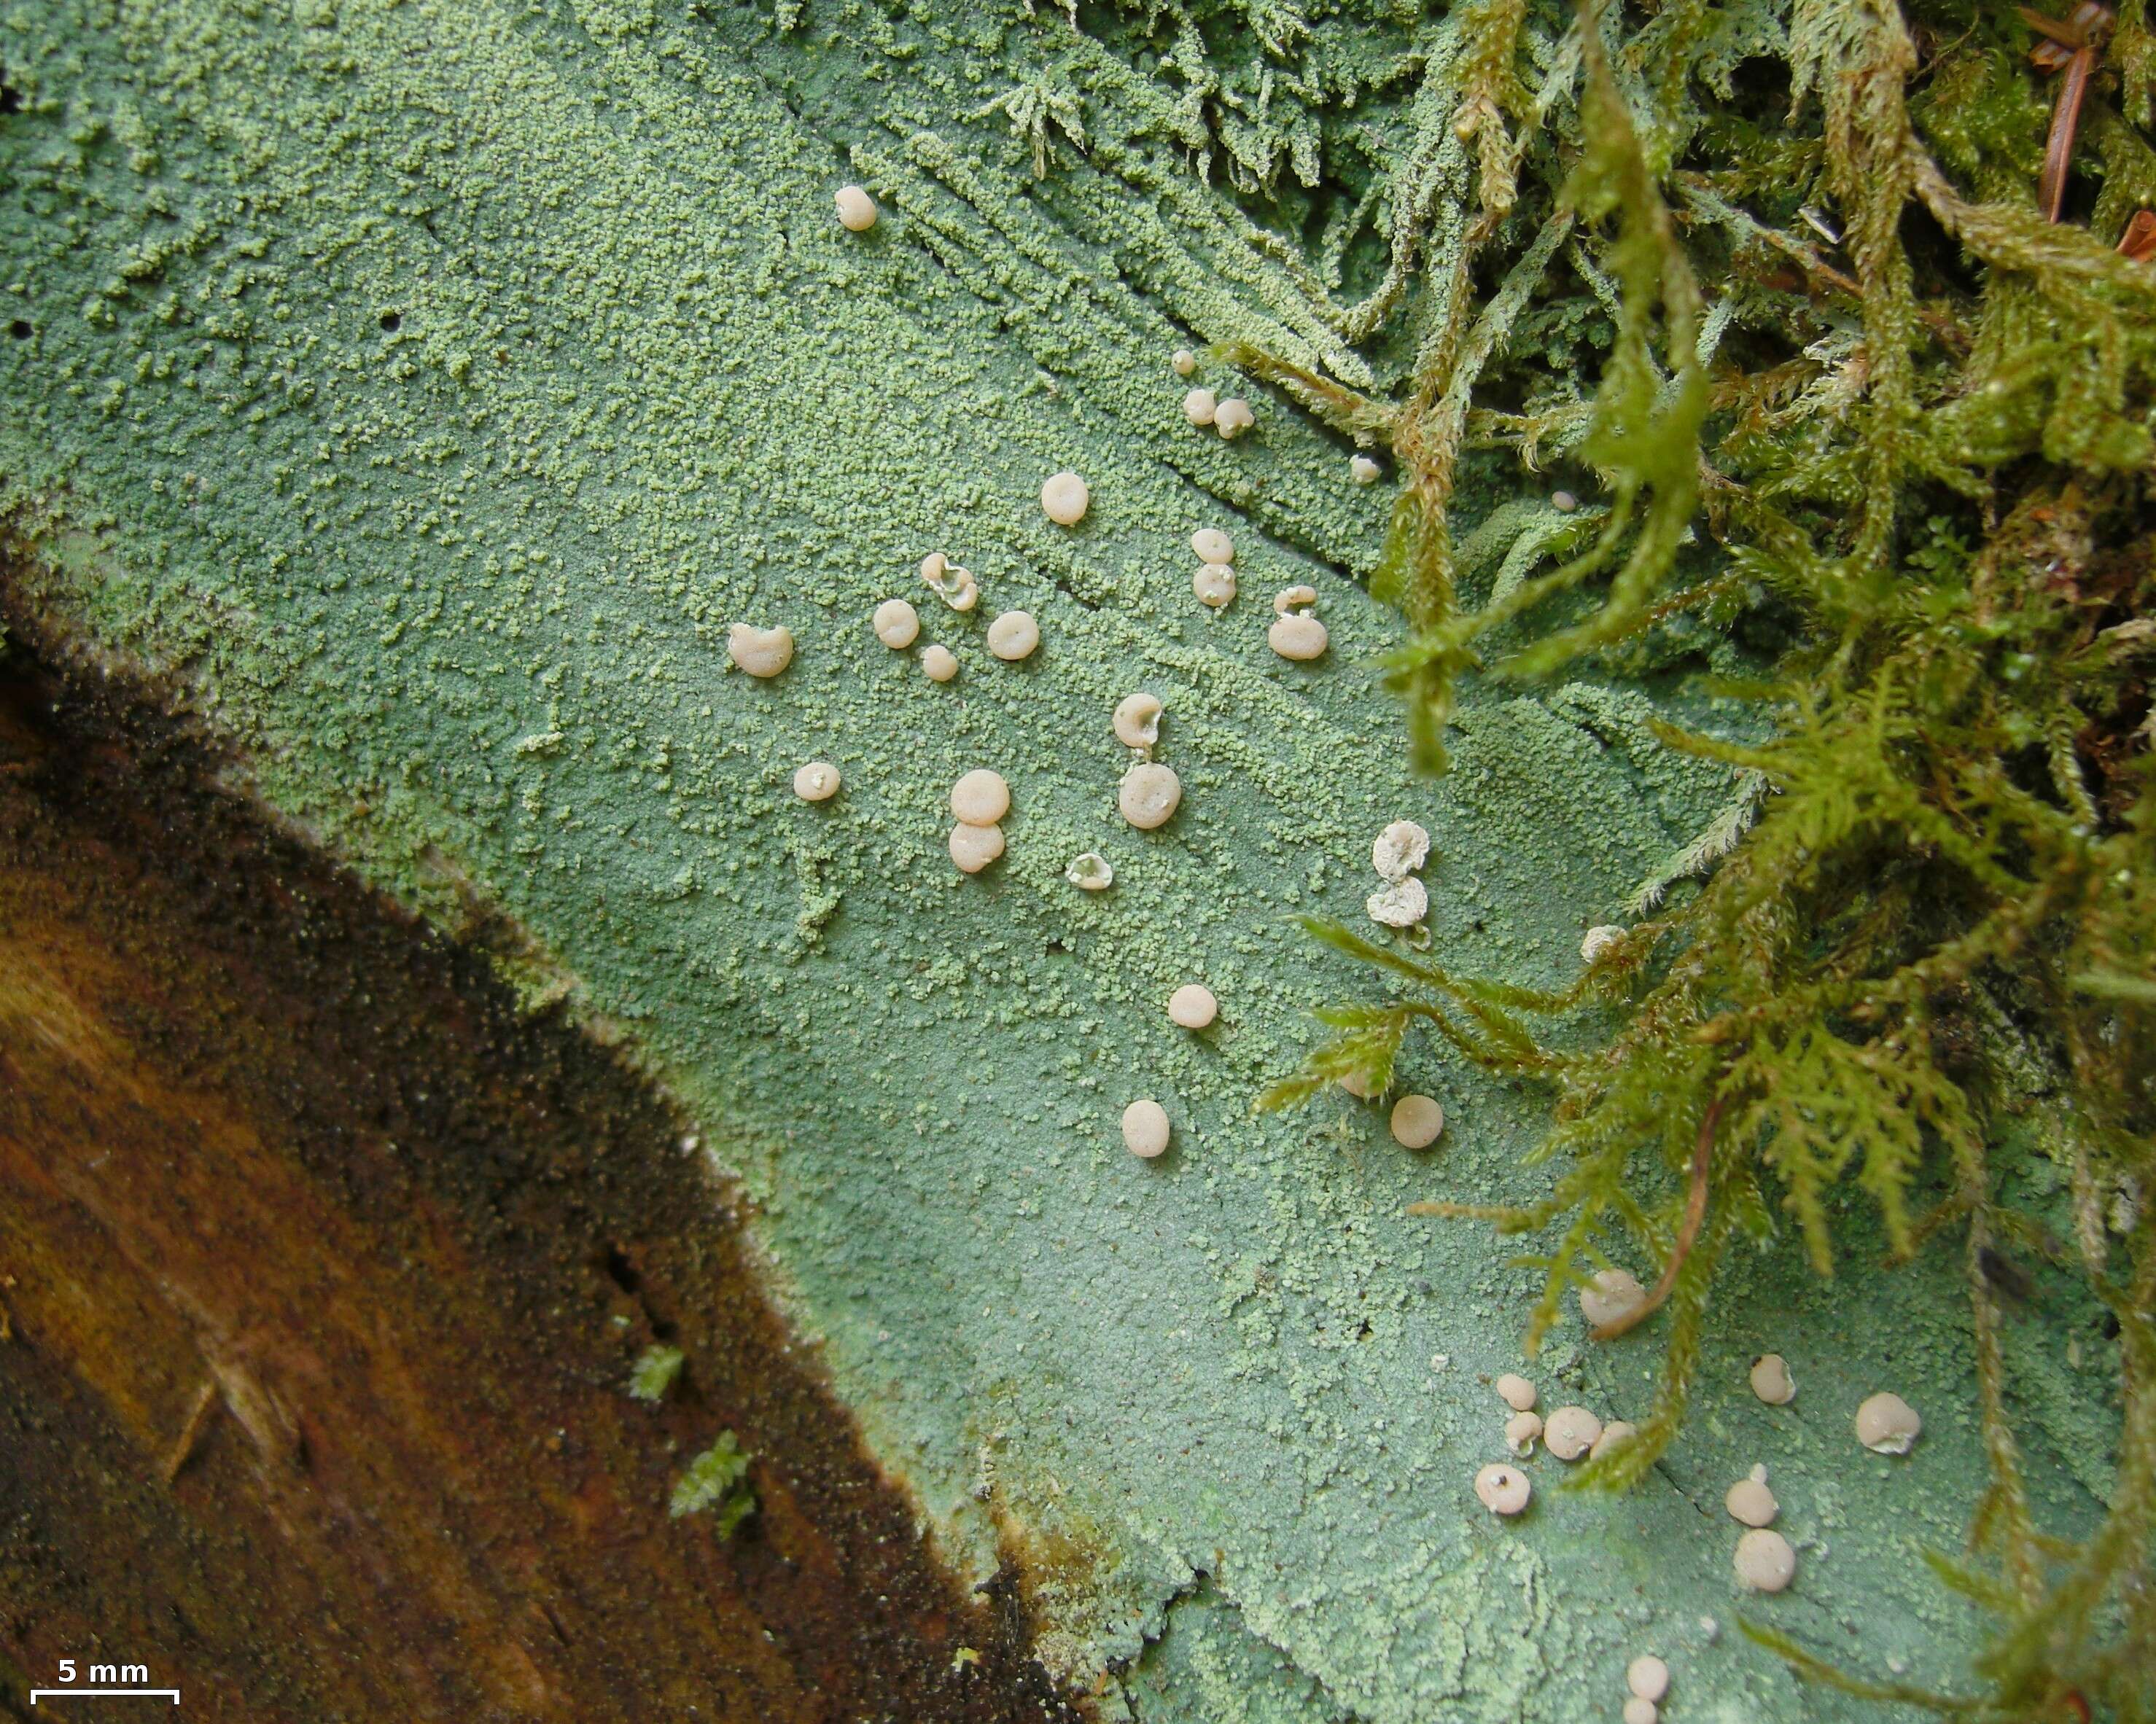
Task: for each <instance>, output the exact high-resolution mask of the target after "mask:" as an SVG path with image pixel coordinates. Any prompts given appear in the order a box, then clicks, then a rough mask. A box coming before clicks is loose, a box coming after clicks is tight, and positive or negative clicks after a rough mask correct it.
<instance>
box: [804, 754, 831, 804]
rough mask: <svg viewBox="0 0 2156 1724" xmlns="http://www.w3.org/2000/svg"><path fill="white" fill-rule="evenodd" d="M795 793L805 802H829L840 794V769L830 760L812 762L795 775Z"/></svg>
mask: <svg viewBox="0 0 2156 1724" xmlns="http://www.w3.org/2000/svg"><path fill="white" fill-rule="evenodd" d="M793 793H794V794H795V795H796V796H798V797H799V798H801V800H802V801H803V802H829V800H830V799H831V798H833V797H834V796H836V795H837V794H838V793H839V769H838V768H837V767H834V766H833V765H832V764H831V762H829V761H828V760H812V761H810V762H808V765H806V766H805V767H801V768H800V769H799V770H798V771H797V772H795V773H794V774H793Z"/></svg>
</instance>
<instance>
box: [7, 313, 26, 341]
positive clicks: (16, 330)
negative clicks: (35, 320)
mask: <svg viewBox="0 0 2156 1724" xmlns="http://www.w3.org/2000/svg"><path fill="white" fill-rule="evenodd" d="M8 334H9V335H11V336H14V338H15V339H16V340H17V341H28V340H29V339H30V334H31V331H30V326H29V325H28V323H26V322H24V321H23V319H21V318H19V317H18V318H17V319H16V320H15V321H13V323H11V324H9V325H8Z"/></svg>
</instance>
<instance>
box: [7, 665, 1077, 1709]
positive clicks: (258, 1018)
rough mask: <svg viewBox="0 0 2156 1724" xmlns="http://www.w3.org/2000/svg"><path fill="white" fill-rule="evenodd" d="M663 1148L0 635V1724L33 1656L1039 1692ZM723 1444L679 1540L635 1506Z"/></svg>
mask: <svg viewBox="0 0 2156 1724" xmlns="http://www.w3.org/2000/svg"><path fill="white" fill-rule="evenodd" d="M681 1129H682V1127H681V1126H680V1123H679V1122H678V1121H675V1119H673V1118H671V1117H670V1116H669V1114H668V1113H667V1111H666V1110H665V1108H664V1107H663V1106H661V1105H660V1103H659V1102H657V1101H654V1099H653V1098H652V1097H651V1096H650V1095H649V1094H647V1093H646V1092H645V1091H644V1090H642V1089H640V1088H639V1085H637V1084H636V1083H635V1081H634V1080H632V1079H631V1078H630V1077H629V1075H626V1074H625V1073H624V1072H623V1071H622V1070H619V1068H618V1067H617V1066H616V1065H614V1064H613V1063H612V1062H611V1061H609V1060H608V1059H607V1058H606V1057H605V1056H604V1055H603V1054H601V1053H598V1052H597V1051H595V1050H594V1049H592V1048H591V1047H590V1046H589V1045H588V1044H587V1043H585V1042H584V1041H583V1040H582V1039H580V1038H579V1037H578V1036H577V1034H574V1033H573V1032H572V1031H571V1030H570V1029H567V1028H566V1027H564V1026H562V1025H560V1024H554V1023H551V1022H547V1021H539V1022H533V1021H531V1020H528V1019H523V1018H519V1017H518V1016H517V1015H516V1013H515V1012H514V1011H513V1009H512V1008H511V1005H510V1003H509V1001H508V999H507V998H506V994H505V993H504V992H503V990H502V989H501V988H500V987H499V985H498V984H497V983H495V982H494V981H493V980H492V978H491V977H490V976H489V975H488V974H487V973H486V972H485V969H484V967H483V966H482V965H480V963H479V962H477V961H476V960H475V959H474V958H473V957H471V956H470V954H469V953H467V952H464V951H462V950H460V949H458V948H455V947H451V946H449V945H448V944H446V943H444V942H442V941H441V940H439V938H437V937H436V936H433V935H432V934H430V933H429V932H428V931H426V930H424V929H423V928H420V927H418V926H413V925H411V924H410V923H408V922H407V921H403V920H402V919H401V918H399V917H398V916H397V915H396V914H395V913H394V912H393V911H392V910H391V909H390V908H389V907H388V906H386V905H385V904H383V903H382V901H380V900H377V899H376V898H374V897H372V896H370V895H368V894H367V893H366V892H364V891H363V890H360V889H359V888H358V887H357V886H356V885H353V884H352V882H351V881H349V880H346V879H343V878H341V877H339V876H337V875H334V874H333V873H331V871H330V870H326V868H324V867H323V866H322V865H321V864H320V863H319V862H318V861H316V859H312V858H311V857H310V856H309V855H307V854H305V852H304V851H302V850H301V849H300V848H299V847H298V846H296V845H295V844H292V843H290V842H289V841H287V840H286V839H283V838H282V837H280V836H279V835H276V834H272V833H270V832H268V831H266V830H264V829H263V828H262V826H261V825H260V824H259V823H258V822H257V821H256V820H255V819H254V817H253V815H252V813H250V812H249V810H248V809H247V808H244V807H243V806H242V805H240V804H239V803H236V802H234V801H233V800H231V799H230V798H226V797H224V796H223V795H221V794H219V793H217V792H216V791H215V790H214V789H213V788H210V787H209V786H208V783H207V782H206V780H205V776H204V771H203V763H202V762H199V761H198V759H197V758H196V757H195V756H194V755H193V752H192V750H191V748H190V747H189V746H188V745H187V744H186V743H184V742H183V741H177V740H175V739H174V738H173V736H172V734H171V732H170V731H169V728H168V727H167V726H165V725H163V724H162V722H160V721H154V720H151V719H149V718H147V717H146V716H143V714H142V713H141V711H139V710H131V709H129V708H127V707H126V706H124V705H123V704H122V703H120V702H118V701H115V700H112V699H111V698H110V697H109V696H107V695H105V694H103V693H102V692H100V693H99V694H97V695H95V696H93V695H90V693H88V692H86V691H85V690H81V689H79V688H71V687H64V686H63V685H62V684H61V683H60V682H59V680H55V678H54V675H52V673H51V672H49V670H45V669H44V668H41V667H39V666H38V665H36V664H33V663H32V661H31V660H30V659H29V658H28V655H27V654H25V653H24V652H23V650H21V649H20V648H19V646H18V648H17V649H15V650H14V652H13V654H12V656H7V657H4V658H0V1446H3V1447H4V1457H0V1709H5V1710H8V1711H13V1712H16V1713H17V1714H18V1715H19V1716H25V1717H28V1716H40V1717H42V1716H45V1715H46V1714H47V1712H48V1711H51V1710H52V1708H51V1707H49V1706H43V1707H40V1709H39V1711H38V1713H36V1714H31V1713H29V1712H28V1711H27V1710H25V1709H24V1702H25V1701H26V1699H27V1696H26V1692H25V1691H26V1690H27V1688H28V1686H30V1685H31V1684H32V1683H38V1684H49V1683H50V1682H52V1681H53V1680H54V1670H55V1667H56V1660H59V1659H60V1658H63V1657H73V1658H76V1659H78V1660H85V1661H86V1660H90V1659H92V1658H96V1659H100V1660H108V1659H125V1660H130V1661H135V1662H142V1663H147V1664H148V1665H151V1670H152V1679H153V1680H155V1681H156V1682H157V1683H159V1684H161V1685H171V1684H177V1685H178V1686H180V1687H181V1689H182V1691H183V1693H184V1695H185V1708H184V1716H193V1717H208V1718H231V1719H242V1718H244V1719H288V1718H289V1719H294V1720H305V1721H308V1724H321V1721H326V1720H331V1719H374V1718H382V1719H388V1718H396V1719H400V1720H401V1719H421V1718H441V1719H459V1720H470V1719H490V1718H501V1719H509V1718H519V1719H523V1718H532V1719H542V1718H561V1719H574V1720H577V1721H578V1724H593V1721H599V1720H606V1719H615V1718H619V1719H624V1720H631V1719H634V1720H638V1721H644V1720H653V1719H658V1718H661V1717H664V1718H667V1719H685V1718H691V1717H698V1716H701V1717H704V1718H742V1719H747V1718H757V1719H762V1718H774V1719H796V1718H798V1719H827V1718H828V1719H833V1720H837V1719H846V1720H852V1719H856V1718H862V1717H894V1718H908V1719H916V1718H928V1717H953V1718H957V1717H977V1718H998V1719H1001V1718H1024V1717H1034V1716H1053V1715H1055V1714H1056V1713H1057V1712H1058V1711H1059V1710H1060V1708H1059V1706H1058V1705H1057V1703H1056V1702H1055V1701H1054V1699H1053V1698H1052V1696H1050V1695H1049V1694H1048V1692H1047V1691H1046V1686H1045V1680H1042V1679H1041V1678H1040V1675H1039V1670H1038V1667H1037V1666H1035V1665H1032V1664H1031V1663H1030V1662H1029V1660H1027V1658H1026V1655H1025V1642H1026V1635H1025V1631H1024V1623H1023V1620H1022V1613H1021V1612H1020V1610H1019V1606H1018V1604H1017V1603H1016V1602H1015V1599H1014V1598H1013V1597H1011V1596H1010V1595H1009V1593H1003V1594H999V1595H998V1596H996V1597H993V1598H988V1599H985V1600H983V1599H972V1600H968V1599H963V1598H961V1597H960V1595H959V1594H958V1593H957V1590H956V1588H954V1587H953V1585H952V1583H951V1581H950V1579H949V1578H948V1577H947V1575H946V1574H945V1573H942V1572H941V1571H939V1570H938V1569H937V1567H936V1565H935V1563H934V1561H933V1558H932V1555H931V1554H930V1553H929V1552H927V1550H925V1549H924V1547H923V1545H922V1542H921V1539H920V1538H919V1537H918V1536H917V1535H916V1532H915V1530H914V1523H913V1517H912V1515H911V1511H910V1510H909V1508H908V1506H907V1505H906V1502H905V1501H904V1500H903V1499H902V1497H901V1495H900V1494H899V1493H898V1492H897V1491H895V1490H894V1489H893V1488H892V1487H891V1485H889V1484H888V1483H887V1482H886V1481H885V1480H883V1479H882V1478H881V1477H880V1476H879V1475H878V1474H877V1473H876V1472H875V1470H874V1468H873V1467H872V1466H871V1465H870V1463H869V1462H868V1461H867V1460H866V1459H865V1457H864V1455H862V1453H861V1451H860V1448H859V1446H858V1444H857V1442H856V1439H855V1434H854V1433H853V1431H852V1429H851V1428H850V1424H849V1423H848V1421H847V1419H846V1418H845V1416H844V1413H843V1412H842V1411H841V1410H840V1409H839V1408H837V1407H836V1406H835V1405H834V1403H833V1402H832V1400H831V1398H829V1394H828V1393H826V1392H825V1390H824V1388H823V1387H822V1386H821V1384H820V1383H819V1381H818V1379H817V1378H816V1376H815V1373H814V1371H813V1369H811V1368H809V1367H808V1366H806V1365H804V1363H803V1362H802V1361H801V1360H800V1359H799V1358H798V1356H795V1355H792V1354H790V1353H789V1352H788V1342H787V1338H786V1336H785V1333H784V1331H783V1327H782V1326H781V1325H780V1324H779V1322H778V1321H777V1320H776V1319H775V1318H774V1316H773V1314H772V1312H771V1311H770V1310H769V1308H768V1307H767V1305H766V1304H765V1302H764V1301H763V1300H762V1297H761V1296H760V1295H759V1293H758V1291H757V1288H756V1286H755V1285H754V1282H753V1280H752V1276H751V1275H750V1274H749V1272H748V1270H747V1265H746V1264H745V1262H744V1259H743V1255H742V1250H741V1249H740V1246H739V1244H738V1241H737V1239H736V1237H735V1235H734V1234H733V1233H732V1231H731V1229H730V1226H729V1224H728V1221H727V1219H726V1213H724V1211H725V1205H726V1203H727V1202H728V1201H729V1200H730V1199H729V1198H728V1195H727V1194H726V1193H723V1192H721V1191H719V1190H717V1189H716V1188H714V1186H713V1185H712V1184H711V1182H710V1180H709V1179H708V1178H706V1176H704V1175H703V1174H702V1173H701V1172H700V1171H699V1169H698V1167H697V1166H696V1163H695V1162H693V1161H692V1160H691V1159H690V1158H689V1157H685V1156H684V1155H682V1154H681V1153H680V1152H679V1151H678V1149H677V1148H676V1147H675V1144H676V1140H677V1138H678V1137H679V1135H680V1131H681ZM654 1339H670V1340H672V1341H673V1342H675V1344H677V1345H679V1346H680V1347H683V1348H684V1349H685V1352H686V1353H687V1356H688V1361H689V1363H688V1367H687V1370H686V1372H685V1375H684V1377H683V1378H682V1380H681V1381H680V1383H677V1384H676V1386H675V1393H673V1395H672V1396H671V1397H670V1398H669V1400H668V1401H667V1403H665V1405H664V1406H663V1407H661V1408H655V1409H654V1408H648V1407H645V1406H643V1405H641V1404H639V1403H636V1402H634V1401H633V1400H631V1399H630V1398H629V1397H628V1396H627V1395H626V1393H624V1383H625V1379H626V1373H627V1371H628V1368H629V1363H630V1362H631V1360H632V1359H633V1358H634V1356H635V1355H636V1353H637V1352H638V1351H639V1349H640V1348H641V1347H643V1346H644V1345H645V1344H647V1343H648V1342H651V1341H653V1340H654ZM722 1429H734V1430H736V1431H737V1432H738V1433H739V1434H740V1437H741V1439H742V1442H743V1443H744V1444H745V1445H746V1446H747V1448H748V1449H751V1450H752V1452H753V1453H754V1455H756V1457H757V1460H756V1463H755V1466H754V1470H753V1474H752V1478H753V1482H754V1485H755V1487H756V1491H757V1498H758V1500H759V1502H760V1504H761V1509H760V1511H759V1512H758V1513H757V1516H755V1517H754V1518H753V1519H752V1521H750V1522H749V1523H748V1525H747V1526H746V1527H745V1528H744V1529H743V1531H742V1532H741V1534H739V1535H738V1536H737V1537H736V1538H735V1539H733V1540H732V1541H731V1542H719V1541H716V1540H715V1539H714V1537H712V1536H711V1532H710V1531H709V1530H708V1523H707V1521H705V1520H702V1519H699V1518H695V1517H692V1518H689V1519H685V1520H681V1521H672V1520H670V1519H669V1517H668V1514H667V1502H668V1496H669V1492H670V1487H671V1485H672V1483H673V1480H674V1479H675V1476H676V1475H678V1473H679V1471H680V1469H681V1467H682V1465H684V1464H685V1462H686V1460H688V1459H689V1457H690V1455H694V1454H695V1453H696V1451H697V1450H698V1449H701V1448H702V1447H703V1446H704V1445H705V1444H707V1443H708V1442H709V1441H710V1440H711V1439H712V1438H713V1437H714V1436H716V1434H717V1433H718V1432H720V1431H721V1430H722ZM967 1647H971V1648H973V1649H974V1650H975V1653H976V1654H977V1655H978V1661H976V1658H975V1657H974V1656H970V1655H967V1654H966V1653H965V1652H964V1651H963V1650H962V1649H964V1648H967ZM143 1704H144V1703H143V1702H141V1701H105V1702H85V1701H74V1702H69V1706H70V1707H71V1708H72V1709H71V1710H69V1711H68V1712H67V1716H71V1717H75V1718H90V1717H95V1716H98V1713H97V1712H96V1711H95V1710H94V1708H95V1707H97V1706H104V1707H105V1708H107V1709H108V1710H107V1711H106V1713H105V1716H126V1717H128V1718H131V1719H139V1718H140V1717H141V1716H144V1714H143V1713H142V1711H141V1707H142V1706H143ZM128 1708H133V1710H128Z"/></svg>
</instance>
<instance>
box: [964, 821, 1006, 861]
mask: <svg viewBox="0 0 2156 1724" xmlns="http://www.w3.org/2000/svg"><path fill="white" fill-rule="evenodd" d="M1003 853H1004V829H1003V828H1002V827H1000V826H972V825H968V824H967V823H966V822H965V821H963V820H961V821H960V822H959V823H958V824H957V825H956V826H953V827H952V829H951V859H952V861H953V862H955V863H957V865H958V872H959V873H961V874H978V873H979V872H980V871H981V870H983V868H986V867H987V866H988V864H989V863H991V862H993V861H994V860H995V859H996V858H997V857H998V856H1000V855H1002V854H1003Z"/></svg>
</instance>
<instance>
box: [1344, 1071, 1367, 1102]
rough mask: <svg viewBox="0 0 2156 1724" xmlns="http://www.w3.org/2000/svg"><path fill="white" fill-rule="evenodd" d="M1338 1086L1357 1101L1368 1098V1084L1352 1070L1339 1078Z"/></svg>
mask: <svg viewBox="0 0 2156 1724" xmlns="http://www.w3.org/2000/svg"><path fill="white" fill-rule="evenodd" d="M1340 1087H1341V1088H1342V1089H1343V1090H1346V1091H1347V1093H1348V1094H1349V1095H1353V1097H1354V1098H1355V1099H1356V1100H1357V1101H1368V1100H1369V1099H1370V1086H1369V1085H1368V1084H1366V1083H1364V1082H1363V1080H1362V1079H1361V1078H1360V1077H1359V1076H1358V1075H1356V1074H1355V1073H1353V1072H1352V1071H1351V1072H1349V1073H1348V1074H1347V1076H1345V1077H1343V1078H1342V1079H1341V1080H1340Z"/></svg>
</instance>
